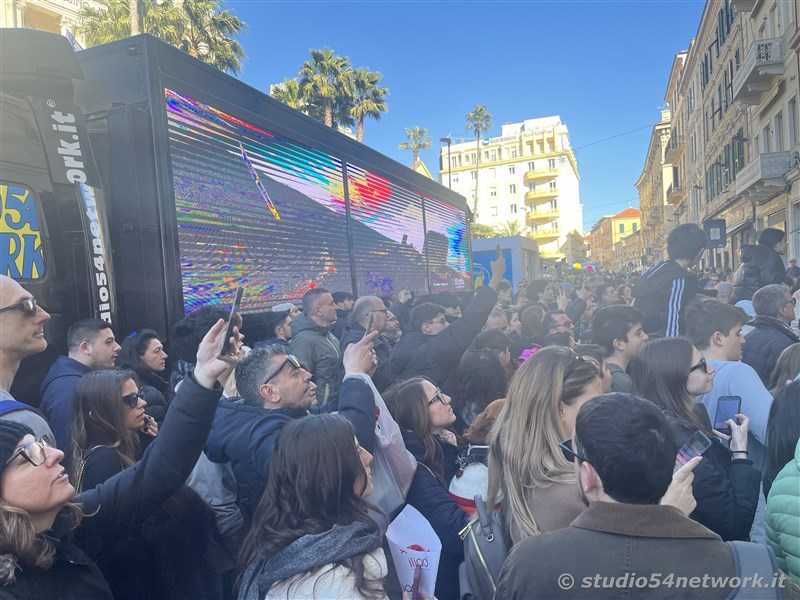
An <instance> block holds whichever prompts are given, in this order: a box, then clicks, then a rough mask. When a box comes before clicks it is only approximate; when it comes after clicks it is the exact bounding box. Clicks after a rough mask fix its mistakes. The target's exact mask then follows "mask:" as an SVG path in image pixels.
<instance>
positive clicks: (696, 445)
mask: <svg viewBox="0 0 800 600" xmlns="http://www.w3.org/2000/svg"><path fill="white" fill-rule="evenodd" d="M709 448H711V440H710V439H708V436H707V435H706V434H705V433H703V432H702V431H697V432H696V433H695V434H694V435H693V436H692V437H690V438H689V439H688V440H687V441H686V443H685V444H684V445H683V447H682V448H681V449H680V450H678V456H677V457H676V458H675V468H674V469H673V472H674V471H677V470H678V469H680V468H681V467H682V466H683V465H685V464H686V463H687V462H689V461H690V460H692V459H693V458H694V457H695V456H700V455H701V454H703V453H704V452H705V451H706V450H708V449H709Z"/></svg>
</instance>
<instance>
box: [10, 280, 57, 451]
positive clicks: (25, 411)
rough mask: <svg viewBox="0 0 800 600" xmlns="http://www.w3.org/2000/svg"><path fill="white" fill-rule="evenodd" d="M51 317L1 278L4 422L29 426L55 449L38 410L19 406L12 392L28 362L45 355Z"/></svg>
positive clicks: (13, 282)
mask: <svg viewBox="0 0 800 600" xmlns="http://www.w3.org/2000/svg"><path fill="white" fill-rule="evenodd" d="M49 320H50V315H49V314H48V313H47V311H45V310H44V309H43V308H42V307H40V306H39V305H38V304H37V302H36V298H34V297H33V295H32V294H31V293H30V292H28V291H27V290H25V289H24V288H23V287H22V286H21V285H20V284H19V283H17V282H16V281H14V280H13V279H11V278H10V277H7V276H5V275H0V419H2V420H5V421H14V422H17V423H21V424H22V425H26V426H27V427H30V429H32V430H33V432H34V435H35V436H36V438H37V439H40V438H43V439H44V440H45V441H47V443H49V444H50V445H51V446H55V444H56V442H55V436H54V435H53V432H52V431H51V430H50V426H49V425H48V424H47V421H46V420H45V419H44V417H42V415H40V414H39V413H38V412H37V411H36V409H34V408H33V407H32V406H28V405H27V404H23V403H22V402H17V401H16V400H15V399H14V397H13V396H12V395H11V392H10V391H9V390H10V389H11V385H12V384H13V383H14V377H16V375H17V371H18V370H19V365H20V363H21V362H22V360H23V359H24V358H27V357H28V356H33V355H34V354H39V353H40V352H44V350H45V349H46V348H47V340H46V339H45V337H44V324H45V323H46V322H47V321H49Z"/></svg>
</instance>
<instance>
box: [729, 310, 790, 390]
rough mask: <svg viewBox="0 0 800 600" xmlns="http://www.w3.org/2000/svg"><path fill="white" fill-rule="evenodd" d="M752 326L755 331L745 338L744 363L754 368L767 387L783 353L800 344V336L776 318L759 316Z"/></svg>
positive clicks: (751, 331) (752, 330)
mask: <svg viewBox="0 0 800 600" xmlns="http://www.w3.org/2000/svg"><path fill="white" fill-rule="evenodd" d="M750 325H752V326H753V329H751V330H750V331H749V332H748V333H747V335H746V336H745V339H746V340H747V343H746V344H745V345H744V349H743V350H742V362H743V363H746V364H748V365H750V366H751V367H753V369H754V370H755V372H756V373H758V376H759V378H760V379H761V381H762V383H763V384H764V385H765V386H767V385H769V380H770V377H771V376H772V370H773V369H774V368H775V364H776V363H777V362H778V357H779V356H780V355H781V352H783V351H784V350H785V349H786V348H788V347H789V346H791V345H792V344H796V343H797V342H800V336H798V335H797V332H796V331H795V330H794V329H792V328H791V326H789V325H787V324H786V323H784V322H783V321H781V320H780V319H776V318H775V317H767V316H758V317H756V318H755V319H753V320H752V322H751V323H750Z"/></svg>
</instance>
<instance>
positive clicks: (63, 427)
mask: <svg viewBox="0 0 800 600" xmlns="http://www.w3.org/2000/svg"><path fill="white" fill-rule="evenodd" d="M706 245H707V239H706V236H705V233H704V232H703V230H702V229H700V228H699V227H697V226H695V225H681V226H679V227H677V228H675V229H674V230H672V232H671V233H670V235H669V238H668V255H669V258H668V259H667V260H664V261H662V262H661V263H659V264H657V265H655V266H653V267H652V268H650V269H649V270H647V271H645V272H644V273H642V274H641V275H639V276H636V277H631V276H629V275H626V276H620V275H616V274H606V275H595V276H590V277H587V276H584V275H581V274H578V275H572V276H565V277H561V278H552V279H539V280H533V281H530V282H528V281H522V282H518V283H517V284H516V286H515V285H513V284H512V283H511V282H509V281H506V280H505V279H503V274H504V273H505V269H506V265H505V263H504V261H503V259H502V257H500V256H498V259H497V261H495V262H494V263H493V264H492V268H491V279H490V281H489V282H488V285H486V286H483V287H480V288H478V289H477V290H475V292H474V293H472V292H470V293H463V294H456V293H453V292H442V293H439V294H431V295H426V296H422V295H416V294H414V293H413V292H411V291H408V290H403V291H401V292H399V293H398V294H397V295H396V296H394V297H386V296H379V295H365V296H359V297H354V296H353V294H351V293H349V292H339V291H333V292H330V291H328V290H326V289H324V288H323V287H316V288H313V289H311V290H310V291H308V292H306V293H305V294H304V295H303V297H302V299H301V302H300V304H299V305H295V304H294V303H291V302H289V303H284V304H279V305H277V306H274V307H272V309H271V310H270V311H269V312H267V313H264V314H261V315H245V316H244V318H241V317H239V318H238V319H237V322H236V326H235V327H234V329H233V337H232V338H231V339H229V340H226V341H227V342H229V344H230V350H231V351H230V352H227V351H226V352H223V353H220V350H219V349H220V348H221V347H222V342H223V339H222V338H224V337H225V335H226V334H225V331H226V319H227V318H228V312H227V310H226V308H225V307H219V306H210V307H205V308H201V309H200V310H198V311H196V312H194V313H191V314H189V315H187V316H186V317H185V318H184V319H182V320H181V321H179V322H178V323H176V324H175V325H174V327H173V328H172V329H171V331H169V332H157V331H154V330H152V329H141V330H138V331H134V332H131V333H130V334H128V335H127V336H126V337H125V338H124V339H122V340H121V341H120V340H118V338H117V335H116V334H120V333H127V332H115V331H114V330H113V328H112V327H111V326H110V325H109V324H108V323H106V322H104V321H100V320H97V319H84V320H80V321H78V322H76V323H74V324H73V325H72V326H71V327H70V328H69V331H68V334H67V344H66V348H65V350H66V354H65V355H63V356H60V357H58V359H57V360H56V361H55V362H54V363H53V364H52V366H51V368H50V370H49V372H48V373H47V375H46V376H45V377H44V379H43V381H42V382H41V387H40V401H39V404H38V406H36V407H34V406H32V405H28V404H24V403H22V402H18V401H17V400H15V399H14V398H13V396H12V394H11V392H10V390H11V388H12V384H13V383H14V380H15V378H16V376H17V372H18V370H19V366H20V363H21V361H22V360H23V359H24V358H26V357H28V356H31V355H34V354H37V353H39V352H42V351H43V350H45V348H46V347H47V340H46V338H45V327H44V326H45V323H46V322H47V320H48V319H49V315H48V313H47V312H46V311H45V310H44V309H43V307H41V306H39V305H38V303H37V300H36V298H34V297H33V296H32V295H31V294H30V293H29V292H28V291H27V290H25V289H24V288H23V287H22V286H21V285H20V284H19V283H18V282H16V281H14V280H13V279H10V278H8V277H5V276H0V291H1V292H2V296H1V298H2V299H1V300H0V592H2V596H3V597H4V598H117V599H134V598H187V599H188V598H192V599H195V598H207V599H212V598H221V599H228V598H239V599H242V600H245V599H246V600H261V599H264V598H387V597H388V598H398V599H399V598H411V593H410V592H409V591H408V590H404V589H403V588H402V586H401V585H400V583H399V580H398V573H397V570H396V568H395V565H394V564H393V561H392V560H391V557H390V552H389V549H388V548H389V547H388V542H387V540H386V536H385V533H386V528H387V526H388V524H389V523H390V522H391V520H392V518H393V517H395V516H396V514H397V513H398V512H399V511H400V508H402V507H399V508H397V510H396V511H395V512H394V513H393V514H386V513H385V512H384V511H382V510H381V509H379V508H378V507H377V506H376V505H375V504H373V503H372V502H371V501H370V498H371V496H373V492H374V491H375V488H376V486H378V485H381V483H380V481H383V480H382V479H381V480H376V483H373V478H372V473H373V466H374V465H373V455H375V454H376V453H380V452H381V451H382V448H381V447H379V445H378V444H377V443H376V419H377V418H379V416H380V408H379V407H380V406H383V405H384V403H385V407H386V408H387V409H388V412H389V413H390V416H391V418H392V419H393V420H394V422H396V424H397V426H399V429H400V431H401V433H402V444H403V446H404V447H405V449H406V450H407V451H408V452H409V453H410V455H411V456H413V460H414V461H415V462H416V465H417V467H416V470H415V471H414V473H413V478H412V479H411V482H410V486H409V487H408V488H407V490H404V494H405V504H407V505H410V506H412V507H414V508H415V509H416V510H418V511H419V512H420V513H421V514H422V516H424V517H425V518H426V519H427V520H428V522H429V523H430V525H431V527H432V529H433V531H434V532H435V534H436V536H437V537H438V538H439V541H440V542H441V557H440V560H439V567H438V574H437V578H436V586H435V595H436V597H437V598H439V600H449V599H456V598H460V597H462V594H463V591H464V590H463V589H461V588H460V578H459V570H460V569H462V570H463V569H464V568H468V565H466V564H465V563H464V541H463V539H462V537H463V532H464V531H465V530H466V529H468V526H469V524H470V523H471V520H472V519H473V516H472V515H473V514H474V513H475V512H476V502H480V499H477V498H476V496H481V498H483V499H485V500H486V502H487V504H488V506H489V507H491V509H492V510H495V511H497V514H498V515H499V518H500V520H501V522H502V527H503V534H504V538H505V541H506V543H507V545H508V548H507V550H508V556H507V559H506V561H505V564H504V566H503V569H502V572H500V573H493V574H491V575H492V578H493V585H494V586H495V590H496V591H495V597H496V598H512V597H513V598H553V597H581V598H598V597H617V596H621V595H625V594H630V596H629V597H704V598H717V597H718V598H724V597H733V594H735V593H736V591H737V590H738V591H739V592H741V594H742V596H741V597H749V596H748V595H747V593H749V592H750V591H752V589H753V588H752V587H748V584H747V582H744V583H743V582H742V578H743V577H746V576H747V575H760V576H763V577H764V578H766V580H767V582H768V584H769V582H772V585H771V587H770V589H771V590H772V591H774V592H775V593H776V594H778V593H780V594H783V595H784V597H800V587H798V584H800V444H799V443H798V440H799V438H800V382H799V381H797V379H798V376H800V337H799V336H798V332H797V329H796V328H795V327H793V323H794V321H795V319H796V318H797V317H796V314H795V306H796V298H797V297H798V296H800V292H798V291H797V290H798V288H800V281H798V278H800V269H799V268H797V267H796V266H795V265H794V263H793V261H790V267H789V269H788V270H787V269H786V268H785V267H784V264H783V261H782V258H781V255H782V254H784V253H785V251H786V236H785V234H784V233H783V232H781V231H778V230H774V229H766V230H764V231H763V232H761V234H760V236H759V239H758V244H757V245H755V246H753V247H747V248H745V251H744V252H743V255H742V265H741V267H740V268H739V269H738V270H737V271H736V272H735V273H730V274H728V275H727V276H726V275H722V276H720V274H717V273H716V272H713V271H709V272H698V271H697V269H696V265H697V264H698V263H699V261H700V259H701V257H702V254H703V252H704V251H705V248H706ZM793 269H794V270H793ZM515 290H516V292H515ZM378 396H380V398H378ZM731 397H733V398H738V399H739V400H738V405H737V407H738V408H737V410H736V411H735V414H733V415H726V418H725V419H724V422H723V423H718V422H717V420H718V418H719V416H718V415H719V410H718V409H719V407H721V406H723V405H725V406H727V404H726V403H727V402H729V401H730V398H731ZM379 400H380V402H379ZM698 435H699V436H700V437H703V436H704V437H705V438H707V439H708V440H709V442H710V446H708V448H707V449H705V450H704V451H703V453H702V456H696V457H694V458H692V459H691V460H689V461H688V462H687V463H686V464H684V465H683V466H681V467H680V468H678V469H677V470H676V456H677V455H678V451H679V449H681V448H682V447H684V445H685V444H687V443H688V442H692V441H693V440H695V439H697V436H698ZM378 491H381V490H378ZM465 528H466V529H465ZM728 542H730V543H728ZM754 556H755V557H760V558H761V559H763V560H766V562H763V561H762V562H761V563H758V564H760V565H763V564H766V565H767V567H768V570H769V573H767V572H766V571H764V572H761V573H751V572H750V571H749V570H748V569H749V568H750V567H751V566H752V564H755V563H753V561H752V560H751V559H752V557H754ZM753 560H754V559H753ZM626 574H628V575H629V577H630V578H629V579H625V582H626V583H625V584H624V585H622V582H621V581H620V578H621V577H623V576H625V575H626ZM656 574H657V575H658V577H656ZM668 574H672V576H673V578H676V581H677V582H678V583H677V584H675V583H674V582H673V581H672V580H670V581H666V580H664V579H663V577H662V575H663V576H664V577H665V576H666V575H668ZM565 575H567V576H568V579H569V580H570V581H571V583H570V582H569V581H567V580H565V579H564V576H565ZM734 576H739V580H738V582H737V581H736V580H735V579H732V578H734ZM637 577H639V578H645V579H646V585H638V584H636V582H638V581H639V579H637ZM704 577H712V578H722V579H720V581H721V583H718V584H714V585H711V584H708V585H696V586H688V585H685V584H684V585H683V587H681V581H682V579H681V578H683V579H685V580H687V581H690V580H691V581H694V579H695V578H699V579H703V578H704ZM629 580H630V581H631V582H632V583H630V585H629V584H628V583H627V581H629ZM751 584H752V582H751ZM615 586H616V588H619V589H613V588H615ZM671 586H674V587H671ZM623 588H625V589H623ZM739 588H742V589H740V590H739ZM626 590H627V591H626ZM759 593H761V592H759ZM758 597H779V596H777V595H774V596H773V595H769V594H767V595H763V594H762V595H758Z"/></svg>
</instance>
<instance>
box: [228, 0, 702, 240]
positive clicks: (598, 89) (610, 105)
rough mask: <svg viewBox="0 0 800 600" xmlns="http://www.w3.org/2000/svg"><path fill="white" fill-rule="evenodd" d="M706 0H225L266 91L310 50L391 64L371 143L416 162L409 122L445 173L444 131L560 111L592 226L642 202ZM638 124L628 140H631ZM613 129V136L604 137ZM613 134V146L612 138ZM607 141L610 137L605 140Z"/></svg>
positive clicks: (252, 79) (252, 73) (426, 155)
mask: <svg viewBox="0 0 800 600" xmlns="http://www.w3.org/2000/svg"><path fill="white" fill-rule="evenodd" d="M703 6H704V2H703V1H697V0H683V1H678V0H675V1H646V0H640V1H633V2H628V1H620V2H608V1H570V0H562V1H558V2H540V1H532V0H529V1H516V2H503V1H494V2H481V1H477V2H470V1H466V0H462V1H459V2H445V1H440V2H415V1H408V0H404V1H387V2H382V1H377V0H372V1H370V0H365V1H360V2H355V1H353V2H344V1H329V2H324V1H312V2H308V1H302V0H290V1H286V2H268V1H262V0H255V1H254V0H227V1H226V2H225V7H226V8H228V9H232V10H234V11H235V12H236V14H237V15H238V16H239V17H241V18H242V19H244V20H245V21H246V22H247V24H248V25H249V29H250V33H248V34H247V35H245V36H243V37H242V38H241V42H242V44H243V46H244V48H245V52H246V53H247V56H248V58H247V60H246V62H245V68H244V72H243V73H242V74H241V76H240V77H241V79H242V80H244V81H245V82H246V83H248V84H249V85H252V86H253V87H256V88H258V89H261V90H265V91H266V90H268V89H269V85H270V84H273V83H279V82H280V81H283V80H284V79H285V78H287V77H291V76H294V75H296V74H297V71H298V70H299V68H300V65H301V64H302V62H303V61H304V60H306V59H307V58H308V50H309V49H310V48H321V47H329V48H332V49H333V50H335V51H336V53H337V54H343V55H346V56H348V57H350V59H351V61H352V63H353V64H354V65H355V66H364V67H369V68H370V69H371V70H374V71H380V72H381V73H383V76H384V78H383V85H385V86H387V87H388V88H389V89H390V91H391V93H390V95H389V97H388V103H389V112H388V113H386V114H385V115H384V116H383V118H382V119H381V120H380V121H377V122H376V121H368V122H367V123H366V128H365V135H364V143H366V144H368V145H369V146H371V147H373V148H375V149H376V150H378V151H380V152H382V153H384V154H387V155H388V156H390V157H392V158H394V159H396V160H398V161H400V162H402V163H404V164H410V163H411V153H410V152H407V151H405V152H404V151H402V150H400V149H399V148H398V144H400V143H401V142H403V141H405V128H406V127H408V128H410V127H412V126H413V125H419V126H421V127H425V128H427V129H428V132H429V134H430V135H431V136H432V138H433V141H434V147H433V148H431V149H428V150H425V151H424V152H423V153H422V154H421V158H422V160H423V161H425V163H426V165H427V166H428V168H429V169H430V170H431V172H432V173H433V174H434V176H435V175H436V173H437V172H438V157H437V147H438V146H439V144H438V139H439V138H440V137H443V136H446V135H448V134H452V135H453V136H454V137H466V136H467V135H469V134H465V132H466V129H465V120H464V117H465V115H466V114H467V113H468V112H469V111H470V110H472V108H473V107H474V106H475V105H476V104H485V105H486V106H487V108H488V110H489V112H490V113H491V114H492V115H493V117H494V124H495V127H494V128H493V129H492V130H491V131H490V132H489V135H499V133H500V125H501V124H502V123H505V122H518V121H522V120H524V119H530V118H536V117H544V116H549V115H554V114H557V115H559V116H560V117H561V119H562V121H563V122H564V123H566V125H567V126H568V127H569V131H570V137H571V141H572V145H573V148H575V153H576V156H577V159H578V168H579V172H580V175H581V188H580V189H581V201H582V202H583V205H584V227H585V229H586V230H587V231H588V230H589V229H590V228H591V226H592V224H593V223H594V222H595V221H596V220H597V219H598V218H600V217H602V216H603V215H605V214H613V213H616V212H618V211H620V210H623V209H625V208H627V207H628V206H638V197H637V192H636V189H635V188H634V187H633V185H634V183H636V180H637V179H638V177H639V175H640V174H641V170H642V167H643V165H644V159H645V154H646V152H647V146H648V143H649V140H650V133H651V126H652V125H653V124H655V123H656V122H657V121H658V120H659V117H660V113H659V109H660V107H661V106H662V105H663V104H664V93H665V89H666V85H667V78H668V77H669V72H670V68H671V66H672V61H673V58H674V55H675V53H676V52H679V51H680V50H683V49H685V48H688V46H689V43H690V41H691V39H692V37H693V36H694V35H695V33H696V32H697V27H698V24H699V22H700V17H701V15H702V11H703ZM632 130H638V131H635V132H634V133H630V134H627V135H620V134H624V133H626V132H630V131H632ZM612 136H619V137H615V138H614V139H608V140H607V139H606V138H610V137H612ZM601 140H606V141H601ZM595 142H599V143H595Z"/></svg>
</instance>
